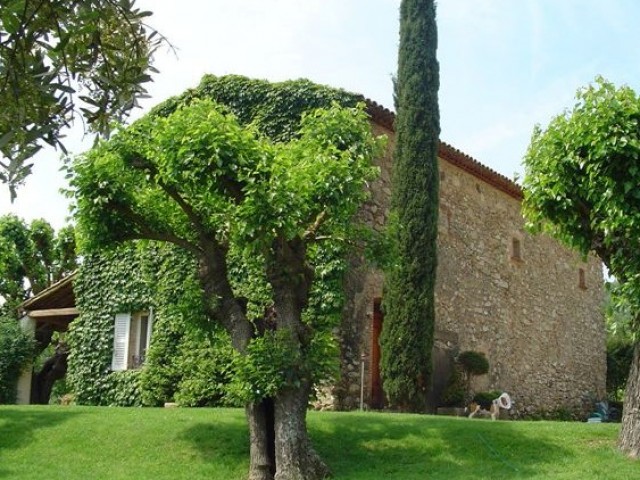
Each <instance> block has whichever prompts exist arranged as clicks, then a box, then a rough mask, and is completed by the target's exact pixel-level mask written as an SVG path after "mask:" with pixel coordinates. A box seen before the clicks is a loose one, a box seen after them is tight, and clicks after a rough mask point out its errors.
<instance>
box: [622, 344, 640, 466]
mask: <svg viewBox="0 0 640 480" xmlns="http://www.w3.org/2000/svg"><path fill="white" fill-rule="evenodd" d="M618 446H619V447H620V450H622V452H623V453H625V454H626V455H628V456H629V457H631V458H639V457H640V342H639V343H637V344H636V346H635V349H634V352H633V360H632V362H631V369H630V370H629V379H628V380H627V388H626V390H625V394H624V407H623V410H622V430H621V431H620V438H619V440H618Z"/></svg>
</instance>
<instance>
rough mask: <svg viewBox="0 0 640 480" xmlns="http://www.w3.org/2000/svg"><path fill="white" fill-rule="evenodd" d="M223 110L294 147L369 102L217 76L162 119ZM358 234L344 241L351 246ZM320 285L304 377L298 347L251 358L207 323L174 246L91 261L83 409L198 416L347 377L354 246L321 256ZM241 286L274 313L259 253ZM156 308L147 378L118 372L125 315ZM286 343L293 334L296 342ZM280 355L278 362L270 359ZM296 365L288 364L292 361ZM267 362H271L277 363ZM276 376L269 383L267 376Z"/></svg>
mask: <svg viewBox="0 0 640 480" xmlns="http://www.w3.org/2000/svg"><path fill="white" fill-rule="evenodd" d="M202 98H208V99H213V100H214V101H216V102H217V103H219V104H221V105H223V106H224V107H225V108H227V109H228V110H229V111H230V112H232V113H233V114H234V115H235V116H236V117H237V119H238V120H239V121H240V122H241V123H242V124H245V125H249V124H251V125H252V126H253V128H256V129H257V130H258V131H259V132H261V133H262V134H264V135H266V136H269V137H270V138H272V139H274V140H276V141H287V140H290V139H291V138H292V136H293V135H294V132H296V131H298V130H299V124H300V119H301V117H302V115H303V113H305V112H307V111H309V110H311V109H315V108H319V107H329V106H330V105H331V104H332V103H334V102H337V103H339V104H340V105H342V106H354V105H356V104H357V102H358V101H360V100H362V97H360V96H358V95H355V94H352V93H349V92H345V91H343V90H338V89H332V88H328V87H324V86H321V85H316V84H313V83H311V82H309V81H307V80H296V81H288V82H282V83H269V82H266V81H262V80H252V79H248V78H245V77H240V76H226V77H214V76H211V75H206V76H205V77H204V78H203V79H202V81H201V83H200V85H199V86H198V87H197V88H195V89H191V90H188V91H186V92H185V93H184V94H182V95H180V96H178V97H174V98H171V99H169V100H167V101H165V102H163V103H162V104H160V105H159V106H157V107H156V108H155V109H154V110H153V111H152V115H160V116H166V115H169V114H170V113H172V112H173V111H175V110H176V109H177V108H178V107H179V106H180V105H183V104H187V103H190V102H191V101H193V100H194V99H202ZM348 236H349V232H344V235H343V237H344V238H348ZM313 249H314V250H313V252H312V259H311V261H312V262H313V263H314V267H315V271H316V277H315V281H314V284H313V286H312V293H311V297H310V300H309V306H308V308H307V311H306V313H305V321H306V322H307V323H309V324H310V325H313V326H314V327H322V328H314V329H313V330H314V331H315V332H318V333H316V334H315V336H314V338H313V339H312V341H311V342H310V344H309V345H308V346H307V347H306V348H308V349H309V352H306V353H307V355H305V358H306V359H307V360H306V361H305V362H301V363H300V364H299V365H298V366H297V367H296V369H297V371H291V372H283V371H282V369H283V368H285V367H284V365H287V364H289V365H290V362H289V361H288V360H287V359H285V360H286V361H285V360H283V361H282V362H278V358H284V357H286V355H287V352H286V345H287V342H286V338H284V336H283V335H279V336H278V335H266V336H265V337H264V338H262V339H261V340H260V341H259V342H254V343H253V344H252V345H251V346H250V351H251V350H256V355H247V356H243V358H240V357H239V356H237V355H236V354H234V352H233V351H232V350H231V348H230V346H229V342H228V340H226V333H224V332H222V331H220V330H219V329H217V328H216V327H215V326H213V324H212V323H211V322H209V320H208V319H207V318H206V316H205V315H204V313H203V312H204V308H203V305H202V292H201V290H200V286H199V283H198V281H197V279H196V276H195V273H196V268H197V267H196V265H195V262H194V260H193V258H191V257H190V256H189V254H187V253H185V252H183V251H178V250H177V249H175V248H174V247H172V246H170V245H156V244H153V243H148V242H138V243H131V244H127V245H125V246H121V247H118V248H117V249H114V250H109V251H104V252H101V253H99V254H90V255H87V256H86V258H85V261H84V264H83V266H82V268H81V269H80V272H79V275H78V279H77V280H76V282H75V291H76V297H77V303H78V307H79V309H80V311H81V312H82V314H81V316H80V318H79V319H78V320H77V321H75V322H74V323H73V324H72V330H71V332H70V335H69V337H70V343H71V346H72V348H71V352H72V353H71V354H70V358H69V363H70V368H69V371H70V379H71V383H72V385H73V388H74V390H75V394H76V401H77V402H78V403H84V404H98V405H159V404H162V403H163V402H166V401H178V402H179V403H180V404H183V405H189V406H205V405H206V406H209V405H232V404H237V403H238V402H240V401H246V400H247V399H249V398H252V397H256V396H259V395H260V393H259V392H276V391H277V390H278V389H279V388H281V387H282V386H283V384H282V382H289V381H290V382H293V383H295V381H296V379H297V378H301V377H302V376H305V377H307V378H308V377H309V376H310V377H311V378H313V379H314V380H315V381H316V382H318V381H321V380H324V379H328V378H330V377H332V376H333V375H335V374H336V372H337V370H338V368H337V367H338V355H337V343H336V341H335V338H333V328H334V327H337V326H338V325H339V321H340V314H341V310H342V306H343V302H344V297H343V288H342V276H343V274H344V271H345V263H346V262H345V261H344V257H345V254H346V248H345V245H344V243H338V242H335V241H326V242H322V243H320V244H317V245H315V246H314V247H313ZM229 258H230V262H229V263H230V266H229V268H230V275H231V277H232V278H233V288H234V290H235V293H236V295H237V296H238V297H243V298H245V299H246V300H247V312H248V317H249V318H250V319H255V318H258V317H261V316H263V315H264V314H265V311H267V309H268V308H269V306H270V301H271V300H270V298H271V292H270V288H269V286H268V283H267V282H266V279H265V276H264V272H262V271H261V268H262V265H263V264H264V262H262V261H261V260H260V259H259V258H256V257H255V253H252V252H246V251H232V252H230V255H229ZM149 308H153V309H154V326H153V336H152V342H151V347H150V349H149V351H148V352H147V359H146V363H145V366H144V367H143V368H142V369H141V370H138V371H125V372H112V371H111V370H110V368H111V357H112V349H113V347H112V346H113V323H114V317H115V315H116V313H120V312H135V311H139V310H147V309H149ZM285 336H286V335H285ZM265 352H268V353H269V354H268V355H267V354H264V353H265ZM283 356H284V357H283ZM265 359H266V361H265ZM267 370H268V371H269V372H270V374H269V375H265V374H264V373H265V371H267Z"/></svg>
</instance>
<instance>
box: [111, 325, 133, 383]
mask: <svg viewBox="0 0 640 480" xmlns="http://www.w3.org/2000/svg"><path fill="white" fill-rule="evenodd" d="M130 324H131V314H130V313H117V314H116V318H115V321H114V329H113V358H112V359H111V370H114V371H117V370H126V369H127V358H128V356H129V327H130Z"/></svg>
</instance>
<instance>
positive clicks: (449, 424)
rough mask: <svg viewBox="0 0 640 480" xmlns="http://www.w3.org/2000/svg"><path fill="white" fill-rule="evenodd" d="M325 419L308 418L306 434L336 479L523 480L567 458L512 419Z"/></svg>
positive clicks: (348, 416)
mask: <svg viewBox="0 0 640 480" xmlns="http://www.w3.org/2000/svg"><path fill="white" fill-rule="evenodd" d="M328 416H330V417H332V418H322V417H324V415H323V414H319V415H318V416H317V417H316V418H314V417H313V416H312V417H311V419H310V420H311V421H310V431H311V435H312V437H313V440H314V444H315V445H316V448H317V449H318V451H319V453H320V454H321V456H322V457H323V458H324V459H325V460H326V461H327V463H328V464H329V465H330V466H331V467H332V469H333V472H334V476H335V477H336V478H340V479H349V480H356V479H370V478H383V479H385V480H396V479H397V480H411V479H424V478H429V479H440V478H446V479H467V478H475V479H480V478H510V479H526V478H530V477H533V476H538V475H540V471H541V469H543V467H545V466H546V467H547V468H552V466H553V464H554V463H557V462H560V461H562V460H563V459H566V457H567V456H568V455H570V453H569V451H568V450H567V449H566V448H564V447H563V445H562V444H558V443H557V442H554V441H551V440H549V439H546V438H544V436H542V435H530V434H526V433H523V432H522V429H519V428H514V423H512V422H490V421H482V420H468V419H462V418H459V419H454V418H449V419H442V418H438V417H433V416H414V415H390V414H384V415H380V416H379V417H378V416H377V415H376V414H340V413H331V414H328ZM376 417H378V418H376ZM321 419H322V420H321ZM319 420H321V421H319ZM550 466H551V467H550Z"/></svg>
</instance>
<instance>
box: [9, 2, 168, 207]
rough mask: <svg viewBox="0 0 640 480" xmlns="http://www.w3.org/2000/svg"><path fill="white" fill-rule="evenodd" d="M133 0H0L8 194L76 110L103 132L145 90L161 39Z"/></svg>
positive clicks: (56, 140) (59, 140) (58, 142)
mask: <svg viewBox="0 0 640 480" xmlns="http://www.w3.org/2000/svg"><path fill="white" fill-rule="evenodd" d="M149 15H151V13H150V12H144V11H141V10H139V9H138V8H136V5H135V0H1V1H0V104H2V111H1V112H0V152H1V154H2V155H1V156H0V181H2V183H5V184H8V186H9V189H10V192H11V196H12V198H14V197H15V195H16V187H17V186H18V185H20V184H21V183H23V182H24V180H25V178H26V177H27V175H29V173H30V172H31V167H32V164H31V163H30V162H29V159H30V158H31V157H33V155H35V153H36V152H37V151H38V150H40V148H41V147H42V144H43V142H44V143H47V144H49V145H52V146H55V147H60V148H61V149H62V150H63V151H64V145H63V143H62V134H61V131H62V129H63V127H66V126H68V125H69V123H70V122H71V121H72V119H73V118H74V117H76V116H78V115H80V116H82V117H83V121H85V122H86V125H87V127H88V128H89V129H90V130H91V131H93V132H96V133H98V134H108V132H109V125H110V122H111V121H112V120H113V119H116V120H122V119H123V118H125V117H126V116H127V114H128V113H129V111H130V110H131V109H132V108H133V107H134V106H136V105H137V101H138V99H140V98H141V97H143V96H144V95H145V94H146V90H145V87H144V85H145V84H146V83H147V82H149V81H150V80H151V77H150V75H149V74H150V73H152V72H155V71H156V70H155V69H154V68H153V67H152V66H151V56H152V54H153V52H154V51H155V49H156V48H158V46H159V45H160V44H161V42H162V39H161V38H160V36H159V35H157V32H155V31H154V30H153V29H151V28H149V27H148V26H147V25H146V24H145V23H144V21H145V19H146V18H147V17H148V16H149Z"/></svg>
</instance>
